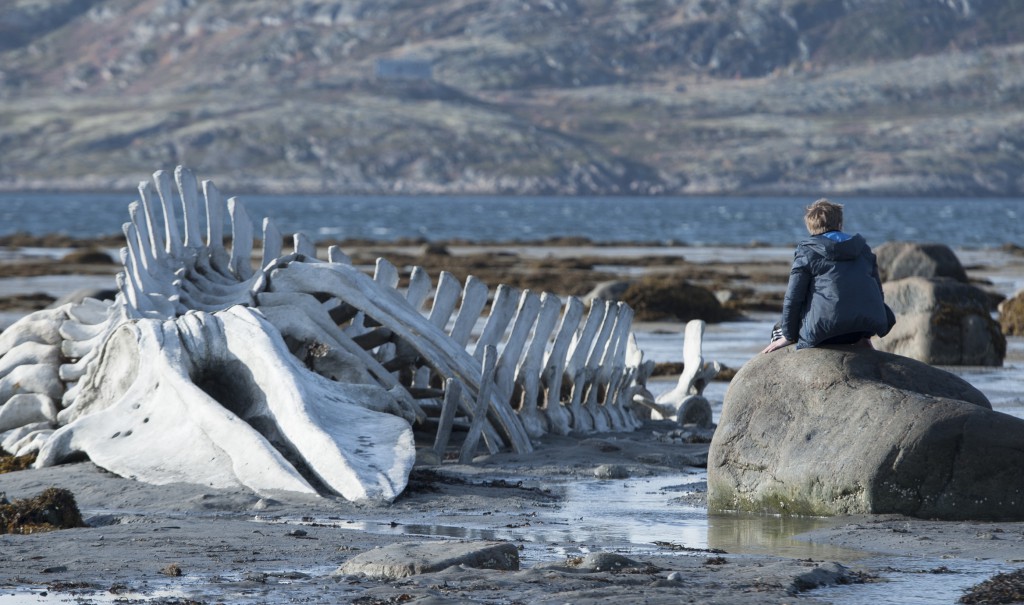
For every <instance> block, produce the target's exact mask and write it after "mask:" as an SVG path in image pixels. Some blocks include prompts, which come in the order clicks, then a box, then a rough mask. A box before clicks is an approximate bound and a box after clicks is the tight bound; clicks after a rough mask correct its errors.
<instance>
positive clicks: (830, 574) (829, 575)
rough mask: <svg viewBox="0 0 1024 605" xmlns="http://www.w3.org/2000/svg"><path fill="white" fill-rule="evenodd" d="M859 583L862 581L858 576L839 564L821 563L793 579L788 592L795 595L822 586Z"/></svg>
mask: <svg viewBox="0 0 1024 605" xmlns="http://www.w3.org/2000/svg"><path fill="white" fill-rule="evenodd" d="M861 581H863V579H862V578H861V577H860V576H858V575H857V574H853V573H851V572H850V570H849V569H847V568H846V567H845V566H843V565H840V564H839V563H835V562H832V563H823V564H821V565H819V566H816V567H815V568H814V569H812V570H810V571H808V572H806V573H802V574H800V575H798V576H796V577H795V578H793V583H792V584H791V585H790V587H789V592H790V593H794V594H795V593H798V592H803V591H805V590H811V589H813V588H821V587H822V586H834V585H836V584H852V583H855V582H861Z"/></svg>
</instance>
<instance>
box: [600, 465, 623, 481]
mask: <svg viewBox="0 0 1024 605" xmlns="http://www.w3.org/2000/svg"><path fill="white" fill-rule="evenodd" d="M594 476H595V477H597V478H598V479H628V478H629V469H627V468H626V467H624V466H622V465H619V464H602V465H601V466H599V467H597V468H595V469H594Z"/></svg>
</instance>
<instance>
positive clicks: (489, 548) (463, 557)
mask: <svg viewBox="0 0 1024 605" xmlns="http://www.w3.org/2000/svg"><path fill="white" fill-rule="evenodd" d="M454 565H465V566H467V567H475V568H478V569H500V570H507V571H516V570H518V569H519V550H518V549H517V548H516V547H515V545H514V544H511V543H508V542H403V543H399V544H391V545H388V546H383V547H381V548H375V549H373V550H371V551H368V552H365V553H362V554H360V555H356V556H355V557H352V558H351V559H349V560H348V561H346V562H345V564H344V565H342V566H341V567H340V568H339V569H338V572H337V573H339V574H345V575H352V574H364V575H367V576H370V577H375V578H385V579H394V578H405V577H408V576H413V575H417V574H422V573H432V572H435V571H441V570H443V569H447V568H449V567H452V566H454Z"/></svg>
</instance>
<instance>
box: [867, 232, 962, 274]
mask: <svg viewBox="0 0 1024 605" xmlns="http://www.w3.org/2000/svg"><path fill="white" fill-rule="evenodd" d="M874 253H875V258H876V259H877V260H878V273H879V275H880V276H881V278H882V281H883V282H885V281H896V280H899V279H904V278H907V277H928V278H931V277H949V278H951V279H955V280H957V281H960V282H964V283H966V282H967V272H966V271H964V267H963V265H961V264H960V259H959V258H957V256H956V254H955V253H954V252H953V250H951V249H950V247H949V246H947V245H945V244H918V243H914V242H885V243H884V244H881V245H879V246H877V247H875V249H874Z"/></svg>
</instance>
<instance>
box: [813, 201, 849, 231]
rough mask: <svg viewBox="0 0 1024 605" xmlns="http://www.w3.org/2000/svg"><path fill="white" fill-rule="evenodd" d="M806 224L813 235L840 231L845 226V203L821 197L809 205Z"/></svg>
mask: <svg viewBox="0 0 1024 605" xmlns="http://www.w3.org/2000/svg"><path fill="white" fill-rule="evenodd" d="M804 224H805V225H807V231H808V232H809V233H810V234H811V235H821V234H822V233H828V232H829V231H839V230H840V229H842V228H843V205H842V204H833V203H832V202H830V201H828V200H827V199H825V198H821V199H820V200H818V201H816V202H814V203H813V204H811V205H810V206H808V207H807V213H806V214H804Z"/></svg>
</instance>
